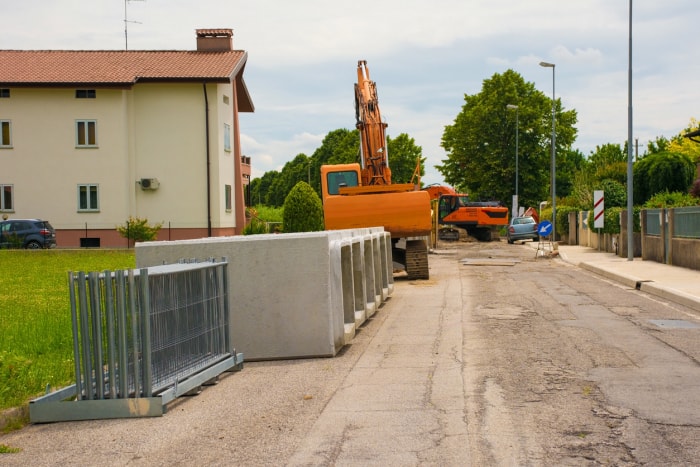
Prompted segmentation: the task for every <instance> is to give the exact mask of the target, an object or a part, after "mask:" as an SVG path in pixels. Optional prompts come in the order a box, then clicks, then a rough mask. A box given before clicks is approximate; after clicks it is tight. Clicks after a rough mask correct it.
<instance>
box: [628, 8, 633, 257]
mask: <svg viewBox="0 0 700 467" xmlns="http://www.w3.org/2000/svg"><path fill="white" fill-rule="evenodd" d="M629 36H630V38H629V59H628V61H629V65H628V67H627V102H628V103H627V261H632V260H634V217H633V216H634V202H633V201H634V200H633V199H632V197H633V194H634V190H633V186H632V181H633V180H632V177H633V171H632V0H630V33H629Z"/></svg>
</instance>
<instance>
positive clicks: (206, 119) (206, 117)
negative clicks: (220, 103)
mask: <svg viewBox="0 0 700 467" xmlns="http://www.w3.org/2000/svg"><path fill="white" fill-rule="evenodd" d="M202 90H203V91H204V132H205V138H206V151H207V237H211V168H210V167H211V149H210V147H209V98H208V97H207V83H206V82H203V83H202Z"/></svg>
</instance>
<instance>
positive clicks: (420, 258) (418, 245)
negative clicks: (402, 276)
mask: <svg viewBox="0 0 700 467" xmlns="http://www.w3.org/2000/svg"><path fill="white" fill-rule="evenodd" d="M406 274H407V275H408V278H409V279H429V278H430V271H429V269H428V247H427V245H426V244H425V240H407V241H406Z"/></svg>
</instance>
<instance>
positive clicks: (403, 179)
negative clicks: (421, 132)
mask: <svg viewBox="0 0 700 467" xmlns="http://www.w3.org/2000/svg"><path fill="white" fill-rule="evenodd" d="M386 145H387V152H388V154H389V167H391V183H409V182H410V181H411V178H412V177H413V173H414V172H415V171H416V163H417V162H419V161H420V175H421V176H423V175H424V174H425V160H426V158H425V157H423V149H422V148H421V147H420V146H416V141H415V140H414V139H413V138H411V137H410V136H408V135H407V134H406V133H401V134H400V135H399V136H397V137H396V138H393V139H392V138H391V137H388V136H387V138H386Z"/></svg>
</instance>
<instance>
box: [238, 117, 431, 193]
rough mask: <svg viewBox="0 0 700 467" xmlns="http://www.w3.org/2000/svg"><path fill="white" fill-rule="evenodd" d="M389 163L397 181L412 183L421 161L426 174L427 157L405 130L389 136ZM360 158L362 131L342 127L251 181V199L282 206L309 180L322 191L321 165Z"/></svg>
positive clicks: (309, 182) (316, 189)
mask: <svg viewBox="0 0 700 467" xmlns="http://www.w3.org/2000/svg"><path fill="white" fill-rule="evenodd" d="M387 147H388V154H389V166H390V167H391V171H392V182H393V183H408V182H409V181H410V180H411V176H412V175H413V172H414V170H415V168H416V161H417V160H418V159H420V161H421V174H424V173H425V158H424V157H422V149H421V147H420V146H416V144H415V140H414V139H413V138H411V137H410V136H408V135H407V134H405V133H401V134H400V135H399V136H397V137H396V138H394V139H392V138H390V137H387ZM355 162H356V163H361V161H360V133H359V131H358V130H347V129H338V130H334V131H331V132H330V133H328V134H327V135H326V137H325V138H323V141H322V142H321V146H319V147H318V148H317V149H316V150H315V151H314V153H313V154H312V155H311V156H310V157H307V156H306V155H304V154H298V155H297V156H296V157H295V158H294V159H293V160H291V161H289V162H287V163H286V164H285V165H284V167H283V168H282V170H281V171H274V170H273V171H269V172H265V174H264V175H263V176H262V177H261V178H255V179H253V180H251V183H250V184H251V201H252V203H254V204H264V205H267V206H275V207H280V206H282V205H283V204H284V199H285V197H286V196H287V195H288V194H289V192H290V191H291V190H292V188H293V187H294V186H295V185H296V184H297V183H298V182H300V181H305V182H307V183H308V184H309V185H311V187H312V188H313V189H314V190H315V191H316V193H317V194H318V195H319V196H320V194H321V175H320V174H321V166H322V165H324V164H350V163H355Z"/></svg>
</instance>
